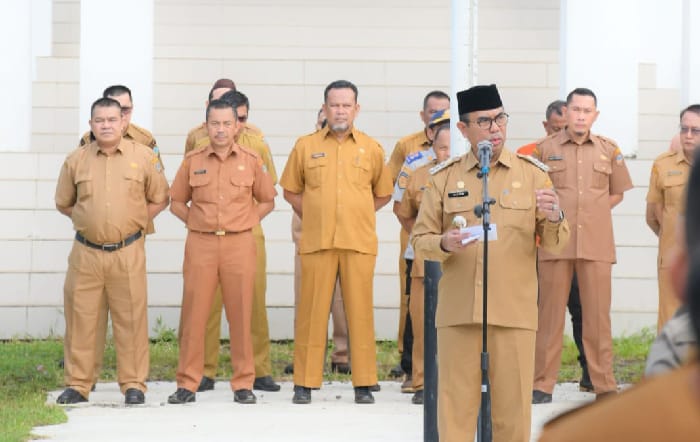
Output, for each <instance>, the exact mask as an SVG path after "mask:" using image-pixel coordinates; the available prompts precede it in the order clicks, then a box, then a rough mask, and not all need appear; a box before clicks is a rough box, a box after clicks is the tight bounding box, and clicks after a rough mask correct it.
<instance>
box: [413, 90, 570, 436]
mask: <svg viewBox="0 0 700 442" xmlns="http://www.w3.org/2000/svg"><path fill="white" fill-rule="evenodd" d="M457 99H458V102H459V104H458V106H459V122H458V123H457V128H458V129H459V131H460V132H461V133H462V135H463V136H464V137H465V138H466V139H467V140H469V143H470V145H471V149H470V150H468V151H467V153H466V155H463V156H460V157H456V158H452V159H451V160H449V161H445V162H443V163H441V164H440V165H439V166H436V167H435V168H434V169H433V170H432V171H431V174H432V176H431V178H430V181H428V185H427V186H426V189H425V191H424V192H423V198H422V201H421V205H420V211H419V213H418V219H417V220H416V223H415V225H414V226H413V230H412V235H413V241H412V244H413V248H414V249H415V251H416V253H418V254H422V256H423V258H424V259H429V260H433V261H440V262H441V263H442V272H443V273H442V277H441V278H440V283H439V287H438V300H437V314H436V318H435V322H436V327H437V339H438V342H437V344H438V364H437V365H438V433H439V434H440V440H445V441H467V440H473V439H474V433H475V432H476V424H477V416H478V415H479V408H480V407H479V403H480V397H481V363H480V358H479V354H480V353H481V352H482V350H483V349H482V323H483V316H482V315H483V313H482V305H483V286H484V285H487V287H488V293H487V296H488V323H487V324H486V331H487V336H488V343H489V346H488V351H489V358H490V367H489V379H490V383H491V389H490V393H491V408H492V417H493V440H495V441H509V442H527V441H529V440H530V426H531V420H530V414H531V408H532V404H531V403H530V399H531V395H532V371H533V367H534V353H535V330H536V329H537V275H536V274H535V262H536V259H537V258H536V256H537V248H536V244H535V235H539V237H540V238H541V240H540V247H541V248H542V249H545V250H549V251H551V252H554V253H556V252H557V251H559V250H561V249H562V248H563V247H564V246H565V245H566V243H567V241H568V238H569V228H568V224H567V222H566V220H564V219H563V213H562V212H561V210H560V209H559V201H558V197H557V195H556V193H555V192H554V190H553V189H552V183H551V181H550V180H549V177H548V176H547V174H546V172H544V170H542V169H541V167H542V166H541V164H536V162H535V161H534V159H533V158H531V157H528V156H526V155H516V154H514V153H512V152H511V151H509V150H508V149H507V148H505V142H506V133H507V124H508V114H507V113H506V112H505V109H504V107H503V103H502V101H501V97H500V94H499V93H498V89H497V88H496V85H495V84H492V85H489V86H485V85H479V86H474V87H472V88H470V89H467V90H465V91H461V92H459V93H457ZM480 142H488V143H489V144H490V145H491V151H492V152H493V154H492V157H491V162H490V164H489V165H488V167H490V173H489V177H488V181H489V183H488V184H489V186H488V189H489V194H490V195H492V196H493V199H494V200H495V204H493V205H491V206H490V211H491V224H490V226H491V230H492V231H493V232H494V233H493V235H491V234H489V238H488V241H489V245H488V255H489V262H488V266H489V270H490V272H489V274H488V280H487V281H484V280H483V274H484V272H483V266H484V265H485V263H483V246H484V244H483V240H482V239H481V238H482V237H483V230H482V220H481V219H480V218H477V216H476V215H475V210H474V207H475V206H476V205H477V204H481V203H482V188H483V180H482V178H481V173H480V172H481V170H482V169H483V168H484V167H486V166H487V165H480V164H479V162H480V161H481V160H480V159H479V158H478V157H479V154H478V150H479V149H478V147H477V146H478V145H479V143H480ZM459 224H466V229H461V228H459V227H457V226H458V225H459ZM470 227H471V230H469V228H470ZM470 232H471V233H470ZM474 239H476V240H474Z"/></svg>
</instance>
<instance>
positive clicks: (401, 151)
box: [388, 129, 430, 181]
mask: <svg viewBox="0 0 700 442" xmlns="http://www.w3.org/2000/svg"><path fill="white" fill-rule="evenodd" d="M429 147H430V140H428V136H427V135H426V134H425V129H423V130H421V131H419V132H416V133H413V134H411V135H406V136H405V137H403V138H401V139H400V140H399V141H397V142H396V146H394V150H393V151H392V152H391V157H390V158H389V164H388V166H389V172H390V173H391V179H392V180H393V181H396V179H397V177H398V176H399V172H400V171H401V166H403V163H404V161H406V157H408V156H409V155H410V154H412V153H413V152H418V151H420V150H425V149H427V148H429Z"/></svg>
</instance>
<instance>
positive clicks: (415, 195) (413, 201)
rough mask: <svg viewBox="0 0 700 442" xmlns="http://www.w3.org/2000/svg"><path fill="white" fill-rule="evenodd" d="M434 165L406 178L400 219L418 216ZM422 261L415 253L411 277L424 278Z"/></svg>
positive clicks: (419, 255) (422, 168) (432, 163)
mask: <svg viewBox="0 0 700 442" xmlns="http://www.w3.org/2000/svg"><path fill="white" fill-rule="evenodd" d="M434 165H435V162H434V161H432V162H430V163H429V164H426V165H425V166H423V167H419V168H418V169H416V170H414V171H413V172H412V173H411V176H410V177H409V178H408V183H407V184H406V189H405V190H404V192H403V197H402V198H401V204H400V205H399V215H401V216H402V217H404V218H413V219H415V218H416V217H417V216H418V210H419V209H420V203H421V200H422V199H423V191H424V190H425V189H426V186H427V185H428V181H429V180H430V169H431V168H432V167H433V166H434ZM414 253H415V250H414ZM423 261H424V259H423V255H422V253H415V257H414V258H413V265H412V267H411V277H416V278H422V277H423V276H424V272H423Z"/></svg>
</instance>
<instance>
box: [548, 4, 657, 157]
mask: <svg viewBox="0 0 700 442" xmlns="http://www.w3.org/2000/svg"><path fill="white" fill-rule="evenodd" d="M639 23H640V9H639V5H638V4H637V1H635V0H617V1H614V2H610V1H606V0H562V2H561V22H560V26H561V29H562V35H561V51H560V58H561V63H560V67H561V68H560V69H561V82H560V84H561V90H560V95H561V96H562V97H566V95H567V94H568V93H569V92H571V90H572V89H574V88H577V87H586V88H589V89H591V90H593V92H595V94H596V95H597V97H598V110H599V111H600V116H599V117H598V121H597V122H596V123H595V124H594V125H593V129H592V131H593V133H598V134H601V135H605V136H608V137H611V138H613V139H615V140H616V141H617V143H618V144H619V146H620V149H621V150H622V152H623V153H625V154H631V153H634V152H635V151H636V150H637V143H638V110H639V100H638V89H639V87H638V85H639V81H638V75H639V74H638V73H639V35H640V30H639ZM656 31H657V32H662V30H658V29H657V30H656Z"/></svg>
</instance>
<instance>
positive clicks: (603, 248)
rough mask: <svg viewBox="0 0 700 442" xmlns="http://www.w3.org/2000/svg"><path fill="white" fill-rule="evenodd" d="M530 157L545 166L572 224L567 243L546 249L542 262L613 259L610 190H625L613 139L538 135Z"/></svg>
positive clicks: (624, 174) (626, 175) (629, 184)
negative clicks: (580, 140)
mask: <svg viewBox="0 0 700 442" xmlns="http://www.w3.org/2000/svg"><path fill="white" fill-rule="evenodd" d="M533 156H534V157H536V158H539V159H540V160H541V161H542V162H543V163H545V164H546V165H547V166H549V176H550V177H551V179H552V183H553V184H554V189H555V190H556V191H557V195H558V196H559V202H560V206H561V208H562V210H563V211H564V214H565V216H566V219H567V220H569V223H570V225H571V226H572V229H571V230H572V232H571V240H570V241H569V245H568V246H567V247H566V248H565V249H564V251H562V253H561V254H559V255H552V254H550V253H548V252H547V251H544V252H543V253H541V254H540V259H541V260H543V261H551V260H558V259H586V260H590V261H603V262H611V263H614V262H615V240H614V238H613V226H612V212H611V210H610V199H609V197H610V195H621V194H623V193H624V192H625V191H627V190H629V189H631V188H632V187H633V186H632V179H631V178H630V174H629V171H628V170H627V165H626V164H625V160H624V158H623V156H622V152H621V151H620V149H619V148H618V147H617V145H616V144H615V142H613V141H612V140H610V139H608V138H604V137H601V136H598V135H593V134H591V135H590V136H589V139H588V140H586V141H585V142H584V143H583V144H581V145H578V144H576V143H574V142H573V141H571V139H570V138H569V135H568V133H567V132H566V131H564V130H563V131H561V132H559V133H557V134H556V135H552V136H550V137H547V138H544V139H543V140H541V141H540V142H539V143H538V145H537V149H536V150H535V152H533Z"/></svg>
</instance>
